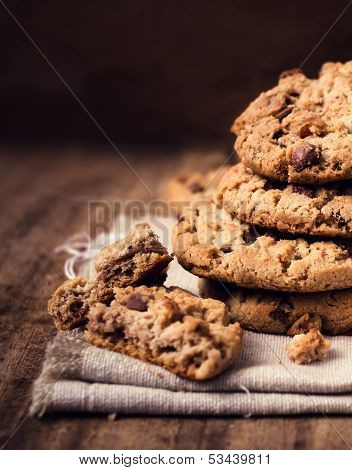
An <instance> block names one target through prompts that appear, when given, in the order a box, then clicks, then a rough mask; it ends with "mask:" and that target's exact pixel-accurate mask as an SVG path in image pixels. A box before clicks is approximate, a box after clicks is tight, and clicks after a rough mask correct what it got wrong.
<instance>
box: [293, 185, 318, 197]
mask: <svg viewBox="0 0 352 470" xmlns="http://www.w3.org/2000/svg"><path fill="white" fill-rule="evenodd" d="M292 191H293V192H294V193H299V194H303V195H304V196H307V197H310V198H313V197H315V190H314V189H312V188H307V186H301V185H298V184H293V185H292Z"/></svg>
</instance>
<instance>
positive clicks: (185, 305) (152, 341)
mask: <svg viewBox="0 0 352 470" xmlns="http://www.w3.org/2000/svg"><path fill="white" fill-rule="evenodd" d="M114 295H115V297H114V300H113V302H112V303H111V304H110V306H106V305H104V304H99V303H98V304H96V305H95V306H94V307H92V308H91V310H90V312H89V322H88V330H87V332H86V339H87V340H88V341H89V342H91V343H92V344H94V345H95V346H98V347H103V348H107V349H110V350H112V351H117V352H121V353H124V354H128V355H130V356H132V357H135V358H137V359H141V360H143V361H147V362H152V363H154V364H157V365H160V366H162V367H165V368H166V369H168V370H170V371H171V372H173V373H176V374H179V375H181V376H184V377H188V378H190V379H195V380H206V379H210V378H212V377H214V376H216V375H218V374H220V373H221V372H222V371H223V370H225V369H226V368H227V367H229V366H230V365H231V364H232V363H233V362H234V360H235V359H236V358H237V357H238V356H239V354H240V352H241V350H242V329H241V327H240V325H239V324H238V323H235V324H229V316H228V311H227V308H226V307H225V305H224V304H223V303H222V302H220V301H216V300H212V299H200V298H198V297H196V296H194V295H192V294H190V293H189V292H186V291H184V290H182V289H179V288H169V289H167V288H164V287H145V286H140V287H126V288H115V289H114Z"/></svg>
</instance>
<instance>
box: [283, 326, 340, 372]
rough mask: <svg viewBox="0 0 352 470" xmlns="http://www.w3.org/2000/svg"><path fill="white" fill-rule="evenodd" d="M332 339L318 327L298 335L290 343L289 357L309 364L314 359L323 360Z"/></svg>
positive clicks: (298, 362) (297, 361)
mask: <svg viewBox="0 0 352 470" xmlns="http://www.w3.org/2000/svg"><path fill="white" fill-rule="evenodd" d="M330 344H331V343H330V341H329V340H328V339H325V338H324V336H323V335H322V334H321V333H320V331H318V330H317V329H312V330H310V331H309V333H307V334H300V335H296V336H294V337H293V338H292V341H291V342H290V344H289V345H288V348H287V354H288V357H289V358H290V359H291V360H292V361H294V362H296V363H297V364H309V363H311V362H313V361H322V360H323V359H324V358H325V356H326V353H327V352H328V350H329V348H330Z"/></svg>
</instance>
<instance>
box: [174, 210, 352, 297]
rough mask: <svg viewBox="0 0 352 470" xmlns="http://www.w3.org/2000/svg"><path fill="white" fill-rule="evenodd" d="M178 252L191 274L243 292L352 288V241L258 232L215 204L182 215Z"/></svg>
mask: <svg viewBox="0 0 352 470" xmlns="http://www.w3.org/2000/svg"><path fill="white" fill-rule="evenodd" d="M173 248H174V253H175V255H176V257H177V259H178V261H179V262H180V264H181V265H182V266H183V267H184V268H185V269H187V270H188V271H190V272H191V273H193V274H195V275H198V276H200V277H204V278H208V279H214V280H220V281H223V282H229V283H235V284H238V285H241V286H243V287H253V288H261V289H269V290H282V291H292V292H295V291H297V292H315V291H325V290H334V289H344V288H349V287H352V244H351V242H350V241H349V240H347V239H346V240H344V241H343V242H341V241H340V240H336V241H333V240H319V239H305V238H298V237H297V236H294V235H291V234H282V233H275V232H273V231H266V230H258V228H256V227H255V226H253V225H249V224H246V223H244V222H240V221H239V220H238V219H236V218H234V217H233V216H231V215H230V214H229V213H228V212H227V211H226V210H225V209H218V208H217V207H216V206H215V204H208V205H207V206H206V207H200V208H199V209H196V210H191V209H189V210H186V211H185V212H184V213H183V214H182V216H181V217H180V218H179V219H178V222H177V224H176V226H175V229H174V232H173Z"/></svg>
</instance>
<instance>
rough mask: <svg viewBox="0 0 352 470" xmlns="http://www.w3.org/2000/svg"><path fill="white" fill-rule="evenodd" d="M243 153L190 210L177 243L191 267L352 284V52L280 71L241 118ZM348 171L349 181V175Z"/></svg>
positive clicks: (264, 285)
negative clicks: (314, 69) (317, 69)
mask: <svg viewBox="0 0 352 470" xmlns="http://www.w3.org/2000/svg"><path fill="white" fill-rule="evenodd" d="M232 130H233V131H234V132H235V133H236V134H237V141H236V144H235V148H236V150H237V153H238V155H239V156H240V158H241V160H242V163H240V164H238V165H235V166H234V167H232V168H230V169H229V170H228V172H227V174H226V175H225V177H224V178H223V180H222V181H221V183H220V185H219V187H218V189H217V191H216V193H215V197H214V202H213V203H211V202H209V204H208V205H202V206H201V207H199V208H196V209H195V208H193V209H192V208H191V209H188V210H186V211H185V212H184V213H183V214H182V216H181V217H180V218H179V221H178V223H177V226H176V228H175V231H174V251H175V254H176V256H177V258H178V260H179V261H180V263H181V264H182V265H183V266H184V267H185V268H186V269H188V270H190V271H191V272H193V273H194V274H198V275H200V276H201V277H205V278H208V279H215V280H220V281H224V282H230V283H234V284H237V285H240V286H244V287H250V288H257V289H268V290H278V291H287V292H302V293H305V292H321V291H332V290H335V289H347V288H351V287H352V243H351V240H350V239H351V237H352V230H351V229H352V204H351V203H352V188H351V186H350V182H348V181H347V180H349V179H352V61H351V62H348V63H346V64H341V63H327V64H325V65H324V66H323V67H322V70H321V73H320V75H319V78H318V79H314V80H312V79H308V78H307V77H306V76H305V75H304V74H303V72H302V71H301V70H298V69H294V70H290V71H288V72H284V73H283V74H281V76H280V78H279V83H278V85H277V86H276V87H274V88H273V89H271V90H269V91H267V92H264V93H262V94H261V95H260V96H259V97H258V98H257V99H256V100H254V101H253V102H252V103H251V104H250V105H249V106H248V108H247V109H246V110H245V111H244V112H243V113H242V114H241V115H240V116H239V117H238V118H237V119H236V120H235V122H234V125H233V127H232ZM342 180H345V181H342Z"/></svg>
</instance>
